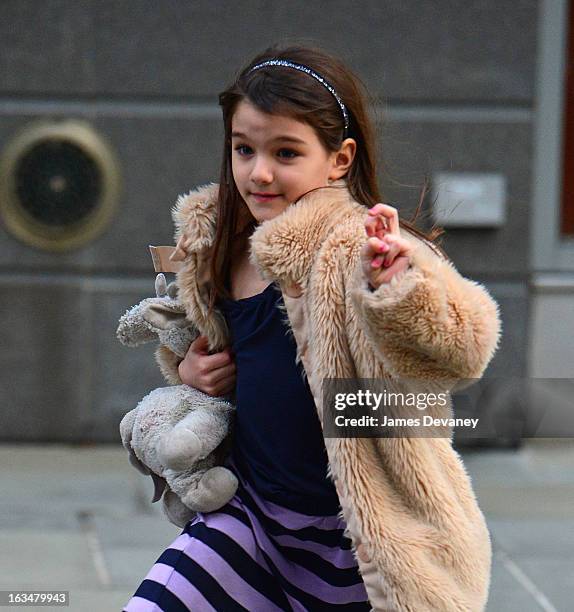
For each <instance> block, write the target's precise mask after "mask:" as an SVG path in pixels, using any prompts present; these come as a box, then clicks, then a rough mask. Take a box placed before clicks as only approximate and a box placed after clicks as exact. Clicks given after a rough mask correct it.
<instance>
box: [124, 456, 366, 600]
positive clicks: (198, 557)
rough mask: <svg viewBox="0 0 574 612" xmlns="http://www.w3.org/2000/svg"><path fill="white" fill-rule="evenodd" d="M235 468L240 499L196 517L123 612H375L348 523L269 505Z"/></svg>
mask: <svg viewBox="0 0 574 612" xmlns="http://www.w3.org/2000/svg"><path fill="white" fill-rule="evenodd" d="M228 467H229V468H230V469H232V470H233V471H234V473H235V474H236V475H237V477H238V479H239V488H238V489H237V492H236V494H235V495H234V497H233V499H231V501H229V502H228V503H227V504H225V506H223V507H222V508H221V509H219V510H217V511H215V512H208V513H201V512H198V513H197V514H196V516H195V517H194V518H193V520H191V521H190V522H189V523H188V524H187V525H186V526H185V528H184V529H183V532H182V533H181V535H180V536H179V537H178V538H177V539H176V540H175V541H174V542H173V543H172V544H171V545H170V546H169V548H168V549H167V550H165V551H164V552H163V553H162V555H161V556H160V557H159V559H158V560H157V562H156V563H155V564H154V566H153V567H152V568H151V570H150V571H149V573H148V574H147V576H146V577H145V579H144V581H143V582H142V583H141V585H140V586H139V587H138V589H137V591H136V592H135V594H134V596H133V597H132V598H131V599H130V601H129V602H128V604H127V605H126V606H125V608H124V609H123V612H160V611H163V612H180V611H182V612H184V611H187V610H193V611H194V612H196V611H197V612H204V611H205V612H210V611H217V612H236V611H240V610H241V611H247V612H278V611H285V610H287V611H289V612H291V611H293V612H303V611H309V612H322V611H323V610H324V611H325V612H327V611H330V612H332V611H340V612H369V610H371V607H370V605H369V603H368V598H367V592H366V590H365V585H364V584H363V581H362V578H361V575H360V574H359V570H358V566H357V562H356V561H355V559H354V556H353V552H352V548H351V541H350V539H349V538H347V537H346V536H345V535H344V533H343V532H344V530H345V527H346V525H345V522H344V521H343V520H342V519H340V518H339V517H338V516H336V515H331V516H310V515H307V514H301V513H299V512H294V511H293V510H289V509H287V508H284V507H283V506H279V505H277V504H275V503H273V502H270V501H267V500H265V499H263V498H261V497H260V496H259V495H258V494H257V493H256V491H255V490H254V489H253V487H252V486H251V485H250V483H248V482H247V481H246V480H245V479H244V478H243V477H242V475H241V474H240V472H239V471H238V469H237V467H236V466H235V465H234V464H233V463H231V462H230V461H229V462H228Z"/></svg>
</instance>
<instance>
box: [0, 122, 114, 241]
mask: <svg viewBox="0 0 574 612" xmlns="http://www.w3.org/2000/svg"><path fill="white" fill-rule="evenodd" d="M119 191H120V175H119V165H118V162H117V160H116V156H115V155H114V153H113V151H112V149H111V148H110V146H109V145H108V144H107V143H106V142H105V140H104V139H103V138H102V137H101V136H100V135H99V134H98V133H97V132H96V131H95V130H94V129H93V128H92V127H91V126H90V125H89V124H88V123H86V122H83V121H79V120H68V121H63V122H51V123H47V122H39V123H33V124H32V125H30V126H28V127H27V128H26V129H25V130H23V131H22V132H21V133H19V134H18V135H17V136H16V137H15V138H14V139H13V140H12V141H11V142H10V143H9V144H8V146H7V147H6V149H5V151H4V152H3V154H2V157H1V159H0V213H1V215H2V218H3V220H4V222H5V224H6V227H7V228H8V229H9V230H10V231H11V232H12V233H13V234H14V235H15V236H16V237H17V238H19V239H20V240H22V241H24V242H26V243H27V244H30V245H32V246H35V247H37V248H41V249H44V250H48V251H67V250H71V249H75V248H78V247H80V246H82V245H84V244H86V243H87V242H89V241H91V240H93V239H94V238H95V237H96V236H97V235H98V234H100V233H101V232H102V231H103V230H104V228H105V227H106V225H107V224H108V222H109V221H110V219H111V217H112V215H113V212H114V209H115V207H116V205H117V201H118V198H119Z"/></svg>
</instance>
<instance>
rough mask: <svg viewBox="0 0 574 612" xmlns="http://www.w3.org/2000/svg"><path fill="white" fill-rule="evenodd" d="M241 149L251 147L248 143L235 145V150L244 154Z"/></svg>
mask: <svg viewBox="0 0 574 612" xmlns="http://www.w3.org/2000/svg"><path fill="white" fill-rule="evenodd" d="M241 149H249V147H248V146H247V145H238V146H236V147H235V150H236V151H237V152H238V153H239V155H243V153H242V152H241ZM246 155H247V153H246Z"/></svg>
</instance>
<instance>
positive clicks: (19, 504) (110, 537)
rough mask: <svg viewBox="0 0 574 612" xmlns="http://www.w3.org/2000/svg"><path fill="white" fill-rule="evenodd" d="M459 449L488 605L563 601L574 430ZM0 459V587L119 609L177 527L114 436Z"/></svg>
mask: <svg viewBox="0 0 574 612" xmlns="http://www.w3.org/2000/svg"><path fill="white" fill-rule="evenodd" d="M463 459H464V462H465V464H466V466H467V469H468V472H469V474H470V475H471V478H472V481H473V484H474V488H475V492H476V494H477V497H478V501H479V504H480V507H481V508H482V510H483V512H484V513H485V515H486V518H487V522H488V525H489V528H490V531H491V535H492V541H493V552H494V559H493V572H492V581H491V591H490V598H489V603H488V608H487V610H488V612H530V611H532V612H538V611H540V610H544V611H546V612H554V611H568V612H569V611H571V610H573V609H574V440H563V441H558V440H546V441H545V440H536V441H533V440H532V441H529V442H528V443H525V444H524V445H523V446H522V447H521V448H520V449H518V450H484V449H483V450H480V451H465V452H464V453H463ZM0 466H1V467H0V487H1V489H0V490H2V491H3V495H2V497H1V499H0V590H5V591H7V590H15V589H19V590H38V589H40V590H59V589H63V590H67V591H69V592H70V606H69V608H67V609H68V610H72V611H74V612H102V611H108V610H110V611H111V610H115V611H119V610H121V609H122V606H123V605H124V604H125V603H126V602H127V601H128V600H129V598H130V597H131V595H132V594H133V592H134V591H135V589H136V588H137V587H138V585H139V583H140V582H141V580H142V579H143V577H144V576H145V574H146V573H147V571H148V570H149V568H150V567H151V566H152V565H153V563H154V562H155V560H156V559H157V557H158V556H159V555H160V554H161V552H162V551H163V549H164V548H165V547H166V546H167V545H168V544H169V543H170V542H171V541H172V540H173V539H174V538H175V537H177V535H178V534H179V531H180V530H179V529H178V528H177V527H175V526H173V525H171V524H170V523H169V522H168V521H167V519H165V518H164V517H163V515H162V512H161V508H160V506H159V504H153V505H152V504H151V501H150V500H151V496H152V482H151V479H150V478H149V477H145V476H143V475H141V474H139V473H138V472H137V471H136V470H135V469H134V468H132V467H131V466H130V465H129V464H128V461H127V455H126V453H125V451H124V450H123V449H122V448H121V447H120V446H119V445H118V446H81V447H78V446H63V445H61V446H60V445H56V446H53V445H50V446H39V445H34V446H31V445H7V444H4V445H0ZM18 609H20V610H38V609H42V610H62V609H66V608H62V607H55V606H43V607H42V608H37V607H31V606H18ZM223 612H225V611H223Z"/></svg>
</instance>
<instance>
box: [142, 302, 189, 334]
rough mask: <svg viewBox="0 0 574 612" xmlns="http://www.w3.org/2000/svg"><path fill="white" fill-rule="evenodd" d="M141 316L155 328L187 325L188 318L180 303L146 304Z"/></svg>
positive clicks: (161, 328)
mask: <svg viewBox="0 0 574 612" xmlns="http://www.w3.org/2000/svg"><path fill="white" fill-rule="evenodd" d="M142 318H143V320H144V321H146V322H147V323H149V324H150V325H151V326H152V327H154V328H155V329H157V330H167V329H175V328H183V327H189V325H190V323H189V320H188V319H187V318H186V316H185V312H183V308H182V307H181V306H180V305H175V304H169V303H163V304H162V303H157V302H156V303H155V304H154V303H152V304H147V305H146V307H145V308H144V309H143V310H142Z"/></svg>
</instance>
